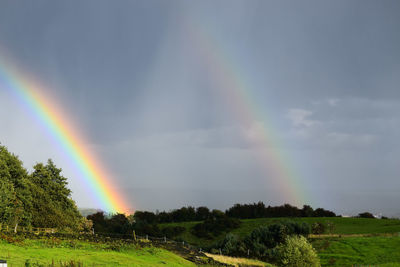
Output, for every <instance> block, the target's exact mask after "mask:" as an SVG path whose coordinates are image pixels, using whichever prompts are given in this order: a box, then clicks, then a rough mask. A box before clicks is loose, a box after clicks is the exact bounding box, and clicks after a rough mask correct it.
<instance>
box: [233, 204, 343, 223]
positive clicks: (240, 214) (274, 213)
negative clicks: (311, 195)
mask: <svg viewBox="0 0 400 267" xmlns="http://www.w3.org/2000/svg"><path fill="white" fill-rule="evenodd" d="M225 213H226V215H227V216H229V217H235V218H240V219H250V218H269V217H336V214H335V213H334V212H332V211H328V210H324V209H322V208H317V209H316V210H313V208H312V207H310V206H308V205H304V206H303V208H302V209H299V208H297V207H294V206H291V205H289V204H285V205H283V206H276V207H271V206H268V207H265V205H264V203H263V202H258V203H253V204H235V205H234V206H233V207H231V208H230V209H228V210H227V211H226V212H225Z"/></svg>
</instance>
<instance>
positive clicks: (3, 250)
mask: <svg viewBox="0 0 400 267" xmlns="http://www.w3.org/2000/svg"><path fill="white" fill-rule="evenodd" d="M111 249H112V248H110V247H109V245H107V244H98V243H89V242H81V241H61V242H57V243H56V244H54V242H49V241H48V240H25V241H22V242H20V243H17V244H9V243H7V242H5V241H3V240H0V259H5V260H7V263H8V266H9V267H11V266H25V262H26V261H27V260H29V261H30V263H31V264H34V265H33V266H49V265H51V264H52V263H54V264H55V266H61V265H62V264H63V266H65V265H66V264H67V263H70V262H74V263H75V264H77V263H80V264H83V266H138V267H141V266H143V267H144V266H185V267H186V266H188V267H189V266H190V267H192V266H196V265H195V264H194V263H192V262H189V261H187V260H185V259H183V258H181V257H179V256H177V255H175V254H174V253H172V252H169V251H167V250H163V249H160V248H154V247H145V248H138V247H135V246H134V245H130V246H124V247H122V248H121V249H120V250H119V251H112V250H111ZM61 263H62V264H61ZM80 266H82V265H80Z"/></svg>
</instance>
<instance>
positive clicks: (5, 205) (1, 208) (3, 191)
mask: <svg viewBox="0 0 400 267" xmlns="http://www.w3.org/2000/svg"><path fill="white" fill-rule="evenodd" d="M0 170H1V167H0ZM0 177H1V176H0ZM16 200H17V198H16V195H15V191H14V186H13V184H12V183H10V182H9V181H7V180H3V179H0V223H1V222H4V223H7V224H9V223H11V220H12V219H13V214H14V210H15V206H14V203H15V201H16Z"/></svg>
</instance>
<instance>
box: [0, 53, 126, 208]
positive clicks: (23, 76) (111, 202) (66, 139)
mask: <svg viewBox="0 0 400 267" xmlns="http://www.w3.org/2000/svg"><path fill="white" fill-rule="evenodd" d="M17 69H20V68H16V67H15V65H13V64H12V61H11V60H8V58H7V60H6V58H5V57H4V56H0V88H4V89H6V90H8V91H9V92H10V93H11V94H12V95H14V96H15V97H16V98H17V99H18V101H19V102H20V103H21V104H22V105H23V107H24V108H25V109H26V110H27V111H28V112H29V113H30V114H31V115H32V116H34V117H35V118H36V119H37V120H38V121H39V122H40V123H41V125H42V126H44V128H45V129H46V130H47V132H48V133H49V135H50V136H51V137H52V138H53V140H54V141H55V142H56V143H57V145H58V146H59V147H60V148H61V149H62V150H63V152H64V154H66V156H67V157H68V158H69V159H70V160H71V162H72V163H73V164H74V167H76V169H77V170H78V173H79V174H80V179H81V180H82V182H83V183H85V184H86V186H87V187H88V189H89V190H90V191H91V193H92V195H93V196H94V200H95V201H97V203H98V204H99V205H100V208H101V209H103V210H105V211H107V212H112V213H116V212H120V213H129V212H132V209H131V208H132V207H130V206H129V205H128V203H127V202H126V201H125V200H124V199H123V198H122V197H121V195H120V194H119V193H117V192H116V191H115V190H113V186H112V184H111V182H113V184H114V183H115V181H114V180H113V179H112V176H111V175H110V174H109V173H108V172H107V171H106V170H105V169H104V167H103V164H101V163H100V162H99V160H97V159H96V157H95V155H94V154H93V153H91V151H89V150H88V149H87V148H85V144H87V143H86V142H84V140H85V139H84V138H83V137H82V135H81V134H80V133H79V130H78V128H77V127H76V126H74V125H73V123H72V120H71V119H70V118H68V116H67V114H66V112H65V110H62V109H61V108H60V105H58V104H57V100H56V98H55V97H50V94H49V90H46V89H45V87H44V86H43V85H41V84H39V83H38V82H36V81H35V80H34V79H33V78H32V77H30V75H29V74H28V73H24V72H21V71H17Z"/></svg>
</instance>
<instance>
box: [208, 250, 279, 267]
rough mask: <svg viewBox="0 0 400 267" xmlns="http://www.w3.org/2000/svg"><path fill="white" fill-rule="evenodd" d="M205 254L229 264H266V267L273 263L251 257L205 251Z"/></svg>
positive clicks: (271, 266)
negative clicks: (229, 255) (237, 256)
mask: <svg viewBox="0 0 400 267" xmlns="http://www.w3.org/2000/svg"><path fill="white" fill-rule="evenodd" d="M206 255H207V256H208V257H210V258H213V259H214V260H216V261H218V262H222V263H225V264H230V265H233V266H237V267H239V266H241V267H244V266H254V267H256V266H266V267H273V266H274V265H272V264H269V263H266V262H262V261H259V260H253V259H246V258H236V257H228V256H222V255H216V254H210V253H206Z"/></svg>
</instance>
